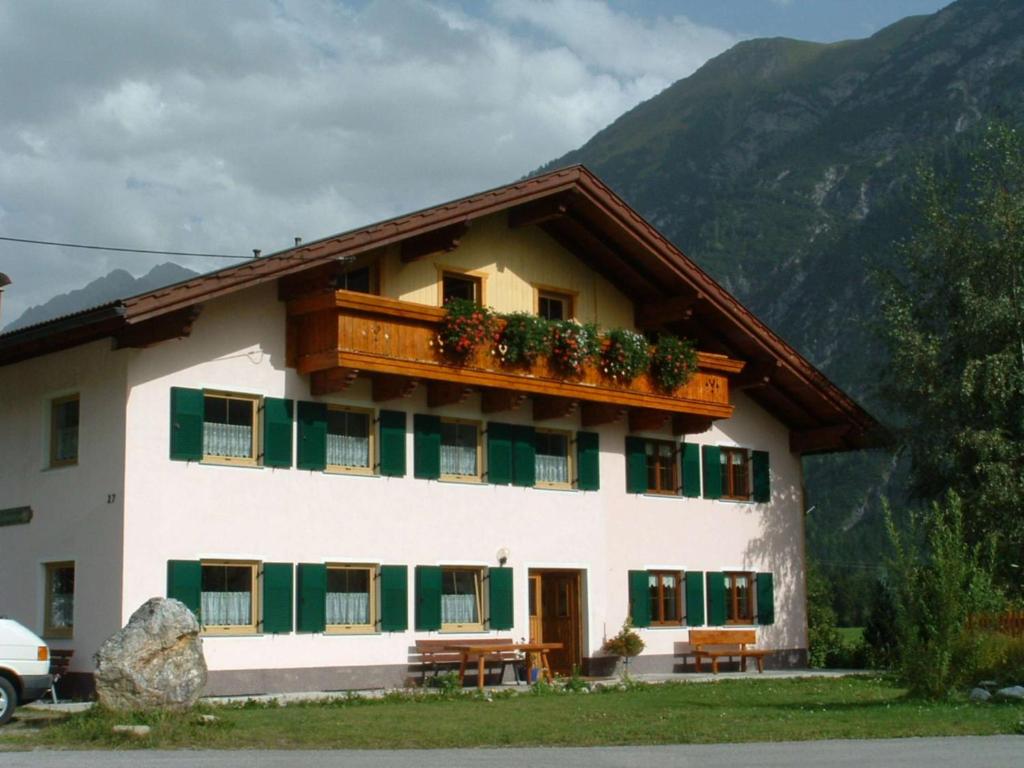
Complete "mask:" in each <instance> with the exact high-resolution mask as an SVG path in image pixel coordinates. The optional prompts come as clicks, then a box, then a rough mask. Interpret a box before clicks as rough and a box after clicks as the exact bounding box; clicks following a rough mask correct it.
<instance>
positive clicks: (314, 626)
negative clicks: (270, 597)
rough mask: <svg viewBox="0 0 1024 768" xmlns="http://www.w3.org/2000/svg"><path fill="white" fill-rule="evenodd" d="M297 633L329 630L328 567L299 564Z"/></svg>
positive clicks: (296, 596) (296, 579)
mask: <svg viewBox="0 0 1024 768" xmlns="http://www.w3.org/2000/svg"><path fill="white" fill-rule="evenodd" d="M295 602H296V605H295V631H296V632H323V631H324V629H326V628H327V566H326V565H324V564H323V563H299V566H298V568H297V569H296V574H295Z"/></svg>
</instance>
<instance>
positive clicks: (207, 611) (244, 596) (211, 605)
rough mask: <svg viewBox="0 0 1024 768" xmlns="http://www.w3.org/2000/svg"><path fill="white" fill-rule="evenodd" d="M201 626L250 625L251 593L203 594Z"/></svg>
mask: <svg viewBox="0 0 1024 768" xmlns="http://www.w3.org/2000/svg"><path fill="white" fill-rule="evenodd" d="M201 610H202V616H203V624H208V625H210V626H238V625H241V626H245V625H249V624H252V593H251V592H203V593H202V609H201Z"/></svg>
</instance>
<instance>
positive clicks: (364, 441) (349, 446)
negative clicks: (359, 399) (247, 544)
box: [327, 434, 370, 623]
mask: <svg viewBox="0 0 1024 768" xmlns="http://www.w3.org/2000/svg"><path fill="white" fill-rule="evenodd" d="M327 463H328V464H333V465H334V466H338V467H368V466H370V438H369V437H354V436H352V435H331V434H328V435H327ZM344 623H347V622H344Z"/></svg>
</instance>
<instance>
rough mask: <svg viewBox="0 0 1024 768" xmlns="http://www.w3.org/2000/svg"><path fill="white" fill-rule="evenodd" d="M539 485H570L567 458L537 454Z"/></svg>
mask: <svg viewBox="0 0 1024 768" xmlns="http://www.w3.org/2000/svg"><path fill="white" fill-rule="evenodd" d="M537 482H538V483H568V482H569V461H568V460H567V459H566V457H565V456H545V455H543V454H540V453H538V454H537Z"/></svg>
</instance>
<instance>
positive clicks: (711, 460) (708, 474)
mask: <svg viewBox="0 0 1024 768" xmlns="http://www.w3.org/2000/svg"><path fill="white" fill-rule="evenodd" d="M701 453H702V454H703V457H704V498H705V499H720V498H722V449H721V448H719V447H718V446H717V445H705V446H702V447H701Z"/></svg>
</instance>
